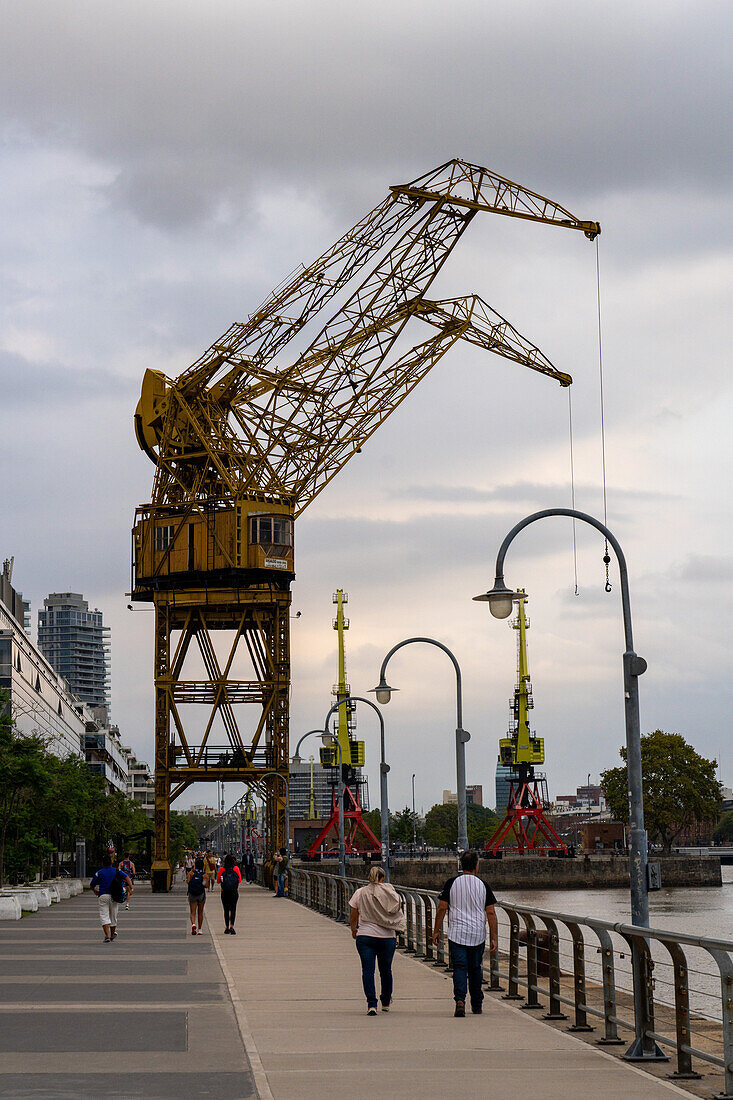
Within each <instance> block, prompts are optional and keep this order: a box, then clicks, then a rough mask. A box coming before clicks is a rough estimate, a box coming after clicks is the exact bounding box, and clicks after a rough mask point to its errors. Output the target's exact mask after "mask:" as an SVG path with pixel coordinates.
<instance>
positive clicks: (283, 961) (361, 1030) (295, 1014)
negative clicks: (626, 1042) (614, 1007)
mask: <svg viewBox="0 0 733 1100" xmlns="http://www.w3.org/2000/svg"><path fill="white" fill-rule="evenodd" d="M240 898H241V900H240V902H239V912H238V915H237V929H238V934H237V936H236V937H233V936H231V937H230V936H225V935H223V922H222V920H221V917H220V913H217V911H216V906H214V905H212V906H210V907H209V912H208V916H209V918H210V920H211V927H212V930H213V938H214V943H215V946H216V949H217V951H218V952H219V957H220V959H221V960H222V961H223V966H224V972H225V974H226V976H227V978H228V980H229V983H230V990H231V992H232V996H233V999H234V1004H235V1009H236V1011H237V1016H238V1019H239V1024H240V1028H241V1029H242V1033H243V1035H244V1036H245V1042H246V1045H247V1050H248V1052H249V1057H250V1062H251V1064H252V1068H253V1071H254V1074H255V1079H256V1081H257V1085H258V1088H259V1090H260V1096H261V1097H262V1098H263V1100H270V1097H273V1098H274V1100H309V1098H311V1097H313V1098H316V1097H317V1098H319V1100H320V1098H322V1097H324V1096H336V1095H343V1096H346V1097H349V1100H362V1098H363V1100H394V1098H396V1097H401V1098H404V1100H412V1098H413V1097H419V1098H420V1100H430V1098H433V1097H435V1098H440V1100H446V1098H451V1097H460V1098H461V1100H472V1098H473V1097H476V1098H478V1097H480V1098H481V1100H487V1097H490V1098H491V1100H516V1097H517V1096H527V1095H533V1096H537V1097H538V1098H539V1100H554V1098H555V1097H558V1098H560V1097H561V1098H562V1100H575V1098H578V1100H580V1098H581V1097H582V1098H585V1097H596V1096H606V1097H623V1100H673V1098H674V1097H675V1096H686V1097H687V1098H688V1100H689V1096H690V1094H689V1093H686V1092H683V1091H682V1090H681V1089H680V1088H679V1087H678V1086H676V1085H674V1084H673V1083H672V1082H668V1081H666V1080H664V1079H658V1078H655V1077H652V1076H650V1075H649V1074H647V1073H644V1072H642V1071H641V1070H638V1069H636V1068H634V1067H632V1066H629V1065H628V1064H626V1063H623V1062H620V1061H618V1059H616V1058H613V1057H611V1056H610V1055H607V1054H605V1053H604V1052H603V1051H601V1050H600V1049H599V1048H597V1047H594V1046H592V1045H590V1044H588V1043H585V1042H582V1041H581V1040H579V1039H576V1038H575V1037H574V1036H572V1035H570V1034H568V1033H566V1032H563V1031H559V1030H555V1029H554V1028H552V1027H550V1026H548V1025H547V1024H544V1023H542V1022H541V1021H540V1020H537V1019H535V1018H534V1017H533V1016H532V1015H530V1014H529V1013H527V1012H523V1011H522V1010H521V1009H519V1008H514V1007H512V1006H510V1005H509V1004H508V1003H507V1002H506V1001H502V1000H501V997H500V995H497V994H493V995H491V994H489V995H487V996H486V999H485V1001H484V1014H483V1015H482V1016H471V1015H470V1014H469V1015H468V1016H467V1017H466V1018H465V1019H462V1020H456V1019H454V1018H453V1002H452V983H451V981H450V980H449V978H448V977H446V975H445V973H444V972H443V971H440V970H437V969H434V968H433V967H431V966H427V965H426V964H425V963H422V962H420V961H418V960H416V959H413V958H410V957H409V956H405V955H402V954H397V955H396V956H395V963H394V968H393V969H394V975H395V994H394V1005H393V1008H392V1010H391V1011H390V1012H389V1013H388V1014H386V1013H381V1012H380V1013H379V1015H378V1016H376V1017H369V1016H367V1015H366V1002H365V1000H364V997H363V994H362V991H361V972H360V968H359V962H358V957H357V954H356V950H355V948H354V943H353V940H352V938H351V934H350V932H349V930H348V929H347V928H345V927H343V926H341V925H338V924H336V923H335V922H334V921H332V920H330V919H329V918H328V917H324V916H321V915H320V914H318V913H314V912H312V911H311V910H309V909H306V908H304V907H303V906H301V905H299V904H297V903H296V902H291V901H290V900H288V899H282V900H279V899H275V897H274V895H273V894H272V893H271V892H270V891H269V890H263V889H262V888H260V887H257V886H248V887H243V888H242V889H241V890H240Z"/></svg>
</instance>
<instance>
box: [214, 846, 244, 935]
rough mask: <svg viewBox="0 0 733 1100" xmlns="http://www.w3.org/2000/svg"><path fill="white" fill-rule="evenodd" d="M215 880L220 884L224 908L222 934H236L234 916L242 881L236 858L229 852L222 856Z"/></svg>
mask: <svg viewBox="0 0 733 1100" xmlns="http://www.w3.org/2000/svg"><path fill="white" fill-rule="evenodd" d="M216 881H217V882H218V883H219V885H220V886H221V904H222V907H223V909H224V924H225V928H224V935H226V936H236V934H237V933H236V932H235V930H234V918H235V917H236V915H237V902H238V901H239V884H240V882H241V881H242V872H241V871H240V870H239V868H238V867H237V863H236V860H235V859H234V856H233V855H232V853H231V852H229V853H228V854H227V855H225V856H224V863H223V865H222V866H221V867H220V868H219V873H218V875H217V876H216Z"/></svg>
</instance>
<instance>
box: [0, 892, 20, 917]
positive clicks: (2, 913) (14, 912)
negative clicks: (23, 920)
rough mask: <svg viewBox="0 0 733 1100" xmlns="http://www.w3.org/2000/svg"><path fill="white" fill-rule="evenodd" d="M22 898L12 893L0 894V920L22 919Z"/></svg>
mask: <svg viewBox="0 0 733 1100" xmlns="http://www.w3.org/2000/svg"><path fill="white" fill-rule="evenodd" d="M20 917H21V908H20V900H19V899H18V898H16V897H14V896H13V895H10V894H0V920H20Z"/></svg>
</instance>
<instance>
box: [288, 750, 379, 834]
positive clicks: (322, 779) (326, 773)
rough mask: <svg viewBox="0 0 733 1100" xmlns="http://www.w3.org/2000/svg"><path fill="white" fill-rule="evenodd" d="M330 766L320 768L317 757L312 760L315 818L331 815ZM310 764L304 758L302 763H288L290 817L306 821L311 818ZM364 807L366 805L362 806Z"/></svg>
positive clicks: (294, 819) (293, 819)
mask: <svg viewBox="0 0 733 1100" xmlns="http://www.w3.org/2000/svg"><path fill="white" fill-rule="evenodd" d="M330 775H331V769H330V768H322V767H321V765H320V762H319V760H318V758H317V757H316V759H315V760H314V761H313V801H314V809H315V814H314V815H312V816H313V817H315V818H319V819H320V818H326V820H328V818H329V817H330V816H331V804H332V798H331V791H332V787H331V784H330V783H329V778H330ZM310 796H311V766H310V762H309V761H307V760H304V761H303V763H302V764H291V765H290V819H291V821H307V820H310V819H311V812H310V802H311V797H310ZM363 808H366V807H363Z"/></svg>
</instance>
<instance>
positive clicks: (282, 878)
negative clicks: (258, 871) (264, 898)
mask: <svg viewBox="0 0 733 1100" xmlns="http://www.w3.org/2000/svg"><path fill="white" fill-rule="evenodd" d="M274 859H275V875H276V876H277V890H276V892H275V897H276V898H284V897H285V884H286V883H287V881H288V871H289V870H290V856H289V855H288V850H287V848H281V849H280V851H279V852H275V856H274Z"/></svg>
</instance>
